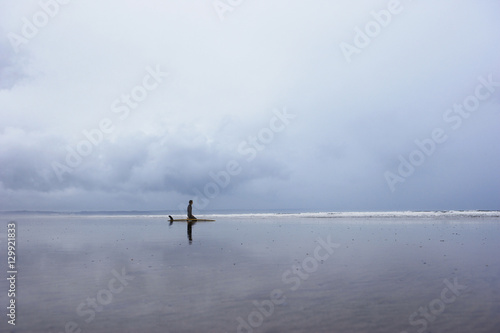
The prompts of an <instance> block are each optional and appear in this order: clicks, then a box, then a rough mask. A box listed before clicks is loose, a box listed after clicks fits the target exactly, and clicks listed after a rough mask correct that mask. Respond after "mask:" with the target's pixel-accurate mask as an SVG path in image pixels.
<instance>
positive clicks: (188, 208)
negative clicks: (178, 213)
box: [187, 200, 196, 219]
mask: <svg viewBox="0 0 500 333" xmlns="http://www.w3.org/2000/svg"><path fill="white" fill-rule="evenodd" d="M192 204H193V200H189V205H188V207H187V215H188V219H196V216H194V215H193V206H192Z"/></svg>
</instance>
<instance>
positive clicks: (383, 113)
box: [0, 0, 500, 212]
mask: <svg viewBox="0 0 500 333" xmlns="http://www.w3.org/2000/svg"><path fill="white" fill-rule="evenodd" d="M498 13H500V3H499V2H498V1H496V0H484V1H470V0H460V1H456V0H454V1H451V0H446V1H432V2H430V1H410V0H402V1H397V0H391V1H385V0H384V1H325V0H311V1H299V0H273V1H269V0H252V1H249V0H248V1H246V0H220V1H213V0H202V1H185V0H175V1H174V0H171V1H163V0H162V1H160V0H148V1H139V0H109V1H78V0H73V1H69V0H64V1H63V0H59V1H56V0H42V1H28V0H23V1H12V0H11V1H1V2H0V120H1V121H0V210H61V211H80V210H172V211H175V210H177V209H178V206H179V205H180V206H181V207H185V206H186V204H187V201H188V200H189V199H194V200H195V210H194V211H195V212H196V211H200V210H201V211H204V210H206V211H208V210H213V209H237V210H251V209H260V210H270V209H277V210H283V211H285V210H289V209H298V210H302V211H370V210H375V211H379V210H448V209H457V210H459V209H500V173H499V170H500V149H499V148H500V61H499V59H500V43H499V41H500V20H498ZM183 209H184V208H183Z"/></svg>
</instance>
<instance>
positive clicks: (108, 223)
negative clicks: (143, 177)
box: [0, 211, 500, 333]
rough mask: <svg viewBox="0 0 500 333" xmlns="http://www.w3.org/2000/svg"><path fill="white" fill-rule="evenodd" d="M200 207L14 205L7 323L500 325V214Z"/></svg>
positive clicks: (376, 328)
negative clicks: (195, 210)
mask: <svg viewBox="0 0 500 333" xmlns="http://www.w3.org/2000/svg"><path fill="white" fill-rule="evenodd" d="M172 215H173V216H174V217H179V216H180V215H174V214H172ZM195 215H197V216H198V217H199V218H208V219H215V220H216V221H215V222H197V223H192V224H188V223H186V222H174V223H170V222H169V219H168V213H167V212H92V213H89V212H80V213H54V212H52V213H29V212H18V213H9V214H1V215H0V218H1V219H2V221H3V227H2V229H1V230H0V242H1V244H2V245H1V246H2V248H3V249H2V256H1V263H2V264H1V266H0V267H1V269H2V270H3V273H4V276H6V277H7V279H2V280H1V281H0V295H2V296H1V298H0V299H1V302H2V308H3V309H4V310H3V311H4V314H2V318H3V319H2V321H1V322H0V331H1V332H58V333H59V332H77V333H78V332H152V333H154V332H397V333H402V332H406V333H411V332H420V333H422V332H455V333H456V332H497V333H498V332H500V258H499V256H498V253H500V251H499V250H500V212H499V211H435V212H314V213H306V212H303V213H290V212H284V213H265V212H261V213H244V214H242V213H235V212H230V213H228V212H210V213H207V214H195ZM12 236H13V237H12ZM9 239H11V243H10V245H11V246H12V244H13V243H12V239H14V242H15V247H14V248H11V249H10V250H11V251H10V252H8V251H9V249H8V245H9ZM9 258H10V259H9ZM12 258H14V259H15V263H14V264H12ZM9 260H10V261H9ZM9 265H13V266H9ZM9 272H15V273H9ZM12 276H13V277H12ZM8 278H10V280H9V279H8ZM12 289H14V291H13V292H9V290H12ZM13 293H14V295H12V294H13ZM12 301H14V303H12ZM11 304H14V308H13V307H12V305H11ZM8 307H10V309H9V308H8ZM12 310H14V311H12ZM9 321H10V323H9ZM13 324H15V325H13Z"/></svg>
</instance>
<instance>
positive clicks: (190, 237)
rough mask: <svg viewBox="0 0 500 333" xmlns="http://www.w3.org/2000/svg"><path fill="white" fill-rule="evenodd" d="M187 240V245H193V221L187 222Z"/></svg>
mask: <svg viewBox="0 0 500 333" xmlns="http://www.w3.org/2000/svg"><path fill="white" fill-rule="evenodd" d="M187 224H188V230H187V231H188V239H189V245H191V244H192V243H193V225H195V224H196V222H193V221H188V223H187Z"/></svg>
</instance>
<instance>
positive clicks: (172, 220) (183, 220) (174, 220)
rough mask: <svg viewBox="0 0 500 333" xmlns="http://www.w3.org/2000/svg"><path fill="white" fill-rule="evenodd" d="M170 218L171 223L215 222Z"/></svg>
mask: <svg viewBox="0 0 500 333" xmlns="http://www.w3.org/2000/svg"><path fill="white" fill-rule="evenodd" d="M168 217H169V218H170V222H214V221H215V220H207V219H174V218H173V217H172V216H170V215H169V216H168Z"/></svg>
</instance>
